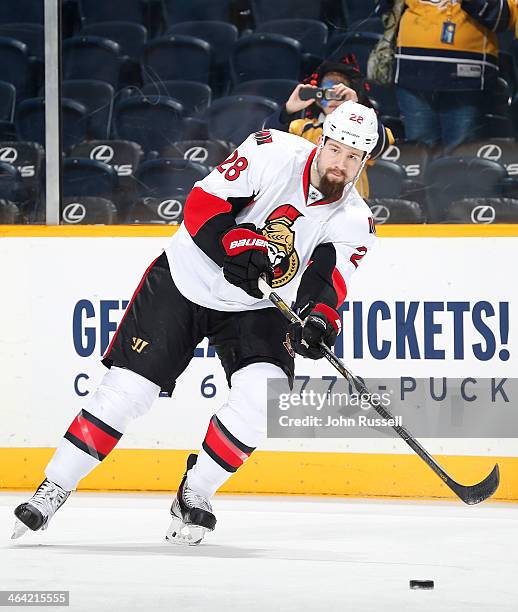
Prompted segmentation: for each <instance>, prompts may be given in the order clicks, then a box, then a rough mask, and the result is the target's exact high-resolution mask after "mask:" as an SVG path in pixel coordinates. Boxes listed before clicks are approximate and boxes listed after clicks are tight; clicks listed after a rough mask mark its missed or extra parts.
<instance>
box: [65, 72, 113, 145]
mask: <svg viewBox="0 0 518 612" xmlns="http://www.w3.org/2000/svg"><path fill="white" fill-rule="evenodd" d="M61 94H62V96H63V97H65V98H69V99H71V100H75V101H76V102H79V103H80V104H82V105H83V106H84V107H85V108H86V113H87V125H88V134H87V137H88V138H89V139H96V138H108V136H109V134H110V126H111V120H112V112H113V98H114V90H113V87H112V85H110V84H109V83H105V82H103V81H94V80H86V79H85V80H83V79H77V80H70V81H63V85H62V89H61Z"/></svg>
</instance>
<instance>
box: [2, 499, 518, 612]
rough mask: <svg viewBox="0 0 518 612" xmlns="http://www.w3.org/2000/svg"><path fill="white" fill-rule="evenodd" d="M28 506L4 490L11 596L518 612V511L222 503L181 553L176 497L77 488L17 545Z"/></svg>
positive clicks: (184, 606)
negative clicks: (214, 520) (172, 516)
mask: <svg viewBox="0 0 518 612" xmlns="http://www.w3.org/2000/svg"><path fill="white" fill-rule="evenodd" d="M26 498H27V494H26V493H1V494H0V525H1V534H2V540H1V542H0V589H1V590H6V589H28V590H38V589H58V590H69V591H70V608H69V609H71V610H85V611H95V612H101V611H103V610H110V612H119V611H122V610H150V611H154V610H157V611H161V610H178V611H184V610H196V611H203V612H219V611H223V610H224V611H225V612H228V610H229V609H230V610H234V611H235V612H238V611H239V610H244V611H246V612H250V611H255V610H261V611H269V610H279V611H283V612H284V611H294V612H295V611H297V612H301V611H305V610H311V611H321V610H322V611H326V612H328V611H332V610H337V611H338V610H340V611H344V610H347V611H351V612H364V611H366V612H371V611H372V612H374V611H376V612H391V611H396V610H397V611H398V612H401V611H409V612H416V611H417V612H428V611H430V612H431V611H433V612H445V611H450V610H451V611H454V612H459V611H464V610H466V611H470V612H474V611H480V610H483V611H487V612H497V611H504V610H505V611H513V612H516V611H517V610H518V506H516V505H511V504H492V503H487V502H486V503H485V504H481V505H480V506H475V507H467V506H464V505H462V504H461V503H460V502H459V503H440V502H435V503H419V502H417V503H415V502H396V501H364V500H349V499H340V498H308V497H241V496H236V497H230V496H221V497H217V498H216V499H215V503H214V506H215V512H216V514H217V517H218V525H217V528H216V531H215V532H214V533H212V534H210V535H209V536H208V537H207V538H206V540H205V541H204V543H203V544H202V545H200V546H198V547H179V546H173V545H171V544H169V543H167V542H165V540H164V533H165V530H166V528H167V525H168V522H169V520H168V516H169V515H168V506H169V503H170V499H171V496H166V495H152V494H134V495H127V494H95V493H76V494H74V495H72V496H71V497H70V499H69V500H68V501H67V503H66V505H65V506H64V507H63V508H62V509H61V510H60V511H59V512H58V513H57V514H56V516H55V517H54V519H53V521H52V523H51V525H50V528H49V530H48V531H47V532H43V533H32V532H29V533H27V534H25V535H24V536H23V537H22V538H21V539H20V540H17V541H11V540H10V539H9V538H10V535H11V529H12V525H13V515H12V509H13V508H14V506H15V505H17V504H18V503H20V502H21V501H24V500H25V499H26ZM411 579H421V580H434V581H435V589H434V590H433V591H416V590H410V589H409V581H410V580H411ZM7 609H8V608H6V610H7ZM11 609H14V608H11ZM38 609H40V608H38ZM47 609H49V610H50V609H56V610H58V609H61V610H66V608H47Z"/></svg>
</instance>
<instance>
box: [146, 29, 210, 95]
mask: <svg viewBox="0 0 518 612" xmlns="http://www.w3.org/2000/svg"><path fill="white" fill-rule="evenodd" d="M210 62H211V47H210V45H209V43H208V42H205V41H204V40H201V39H200V38H194V37H193V36H182V35H178V36H162V37H160V38H157V39H155V40H152V41H151V42H148V43H147V45H146V46H145V47H144V55H143V59H142V73H143V77H144V81H145V82H146V83H154V82H157V81H173V80H178V79H181V80H184V81H199V82H200V83H208V81H209V73H210Z"/></svg>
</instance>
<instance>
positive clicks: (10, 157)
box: [0, 147, 18, 164]
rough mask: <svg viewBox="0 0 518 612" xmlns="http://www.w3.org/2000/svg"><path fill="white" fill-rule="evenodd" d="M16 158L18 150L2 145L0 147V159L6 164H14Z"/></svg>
mask: <svg viewBox="0 0 518 612" xmlns="http://www.w3.org/2000/svg"><path fill="white" fill-rule="evenodd" d="M17 159H18V151H17V150H16V149H13V148H12V147H3V148H2V149H0V161H1V162H4V163H6V164H14V162H15V161H16V160H17Z"/></svg>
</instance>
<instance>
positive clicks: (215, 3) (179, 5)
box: [164, 0, 231, 26]
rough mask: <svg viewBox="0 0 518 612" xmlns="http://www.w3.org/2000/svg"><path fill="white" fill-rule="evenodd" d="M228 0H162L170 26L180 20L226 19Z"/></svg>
mask: <svg viewBox="0 0 518 612" xmlns="http://www.w3.org/2000/svg"><path fill="white" fill-rule="evenodd" d="M230 3H231V2H230V0H188V1H178V0H164V5H165V8H166V15H167V22H168V24H169V25H170V26H172V25H174V24H175V23H180V22H181V21H228V20H229V16H230Z"/></svg>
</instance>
